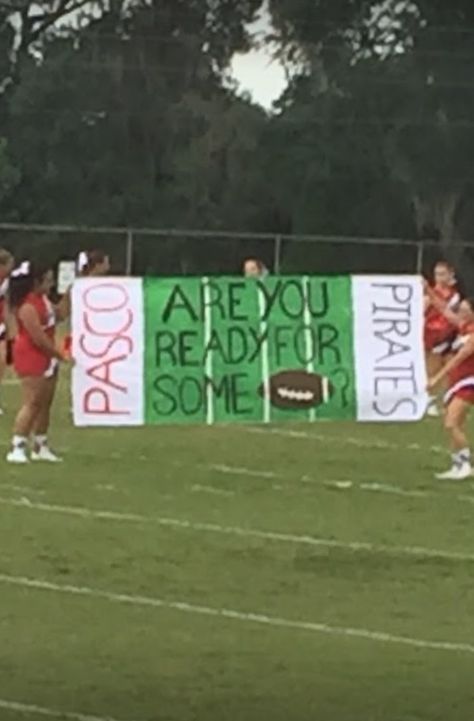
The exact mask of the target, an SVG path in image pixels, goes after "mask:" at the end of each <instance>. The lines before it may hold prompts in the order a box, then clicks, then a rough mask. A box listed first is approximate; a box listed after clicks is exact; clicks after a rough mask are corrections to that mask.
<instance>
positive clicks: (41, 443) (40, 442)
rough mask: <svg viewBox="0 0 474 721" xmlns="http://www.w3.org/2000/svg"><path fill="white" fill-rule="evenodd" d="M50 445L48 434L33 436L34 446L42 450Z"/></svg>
mask: <svg viewBox="0 0 474 721" xmlns="http://www.w3.org/2000/svg"><path fill="white" fill-rule="evenodd" d="M47 445H48V436H46V435H44V434H41V435H35V436H33V446H34V448H35V449H37V450H40V449H41V448H46V447H47Z"/></svg>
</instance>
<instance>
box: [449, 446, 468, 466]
mask: <svg viewBox="0 0 474 721" xmlns="http://www.w3.org/2000/svg"><path fill="white" fill-rule="evenodd" d="M452 458H453V466H454V467H455V468H460V467H461V466H464V465H466V463H468V464H469V465H471V451H470V449H469V448H463V449H462V450H461V451H456V453H453V456H452Z"/></svg>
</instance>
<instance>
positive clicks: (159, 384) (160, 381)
mask: <svg viewBox="0 0 474 721" xmlns="http://www.w3.org/2000/svg"><path fill="white" fill-rule="evenodd" d="M170 384H171V386H172V388H169V386H170ZM153 388H154V389H155V391H156V393H158V400H154V401H153V410H154V411H155V413H156V414H157V415H158V416H171V415H173V413H175V412H176V410H177V408H178V402H177V400H176V398H175V396H174V393H173V391H174V392H175V391H176V380H175V379H174V378H173V377H172V376H170V375H162V376H158V377H157V378H155V381H154V383H153Z"/></svg>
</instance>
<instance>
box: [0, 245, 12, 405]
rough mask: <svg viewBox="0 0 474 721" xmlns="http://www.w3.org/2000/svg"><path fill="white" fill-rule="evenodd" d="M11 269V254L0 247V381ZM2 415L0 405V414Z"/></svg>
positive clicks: (5, 346)
mask: <svg viewBox="0 0 474 721" xmlns="http://www.w3.org/2000/svg"><path fill="white" fill-rule="evenodd" d="M12 270H13V256H12V254H11V253H9V252H8V250H3V249H0V383H1V382H2V379H3V376H4V374H5V368H6V365H7V343H8V340H9V338H8V332H7V320H8V319H7V300H6V299H7V291H8V278H9V277H10V273H11V272H12ZM1 415H3V410H2V407H1V406H0V416H1Z"/></svg>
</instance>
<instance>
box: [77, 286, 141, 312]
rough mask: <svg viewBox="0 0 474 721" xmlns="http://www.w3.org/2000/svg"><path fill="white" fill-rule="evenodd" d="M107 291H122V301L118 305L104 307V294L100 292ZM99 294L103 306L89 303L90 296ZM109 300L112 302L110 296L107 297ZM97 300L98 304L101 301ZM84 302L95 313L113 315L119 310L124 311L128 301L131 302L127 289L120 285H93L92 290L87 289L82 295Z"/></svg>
mask: <svg viewBox="0 0 474 721" xmlns="http://www.w3.org/2000/svg"><path fill="white" fill-rule="evenodd" d="M105 289H107V290H113V291H120V292H121V294H122V300H121V301H119V302H118V304H117V305H110V306H104V305H103V301H104V294H103V293H100V290H102V291H104V290H105ZM95 292H99V299H100V301H102V305H93V304H92V303H91V302H90V301H89V294H91V293H95ZM105 298H106V299H107V300H111V299H110V298H109V295H108V294H107V295H106V296H105ZM99 299H98V300H97V302H98V301H99ZM82 300H83V302H84V305H85V306H86V307H87V308H88V309H89V310H92V311H94V312H95V313H113V312H114V311H117V310H122V308H125V306H126V305H127V303H128V301H129V300H130V298H129V295H128V293H127V291H126V289H125V288H124V287H123V285H119V284H118V283H99V284H97V285H93V286H91V287H90V288H87V290H86V291H85V292H84V293H83V295H82Z"/></svg>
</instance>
